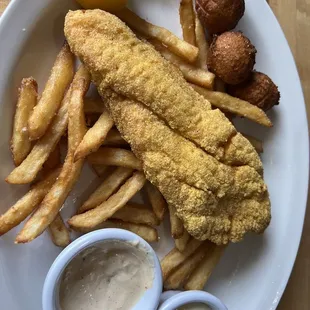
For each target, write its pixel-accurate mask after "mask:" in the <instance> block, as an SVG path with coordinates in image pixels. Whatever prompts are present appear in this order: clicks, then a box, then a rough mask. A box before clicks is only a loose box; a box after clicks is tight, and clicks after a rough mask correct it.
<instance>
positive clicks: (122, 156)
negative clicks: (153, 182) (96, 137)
mask: <svg viewBox="0 0 310 310" xmlns="http://www.w3.org/2000/svg"><path fill="white" fill-rule="evenodd" d="M88 161H89V162H90V163H91V164H93V165H104V166H117V167H118V166H120V167H127V168H132V169H136V170H142V165H141V162H140V160H138V158H137V157H136V156H135V155H134V154H133V153H132V152H131V151H128V150H124V149H120V148H112V147H101V148H100V149H99V150H98V151H97V152H95V153H92V154H90V155H89V156H88Z"/></svg>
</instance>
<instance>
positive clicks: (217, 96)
mask: <svg viewBox="0 0 310 310" xmlns="http://www.w3.org/2000/svg"><path fill="white" fill-rule="evenodd" d="M191 85H192V87H193V88H194V89H195V90H196V91H197V92H198V93H199V94H201V95H202V96H204V97H205V98H206V99H207V100H209V101H210V103H211V104H212V105H213V106H214V107H217V108H219V109H220V110H223V111H225V112H231V113H233V114H236V115H239V116H243V117H245V118H248V119H250V120H252V121H254V122H256V123H258V124H261V125H263V126H267V127H272V123H271V121H270V119H269V118H268V116H267V115H266V113H265V112H264V111H263V110H261V109H260V108H258V107H256V106H255V105H252V104H250V103H249V102H247V101H243V100H241V99H238V98H235V97H232V96H230V95H228V94H224V93H221V92H216V91H210V90H207V89H205V88H202V87H199V86H197V85H193V84H191Z"/></svg>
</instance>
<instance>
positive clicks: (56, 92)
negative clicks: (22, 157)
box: [28, 43, 74, 140]
mask: <svg viewBox="0 0 310 310" xmlns="http://www.w3.org/2000/svg"><path fill="white" fill-rule="evenodd" d="M73 75H74V56H73V54H72V53H71V51H70V48H69V45H68V44H67V43H65V44H64V46H63V47H62V49H61V50H60V53H59V54H58V56H57V58H56V61H55V63H54V66H53V68H52V70H51V75H50V77H49V79H48V81H47V83H46V85H45V89H44V91H43V93H42V95H41V98H40V100H39V102H38V104H37V105H36V106H35V108H34V110H33V112H32V114H31V116H30V118H29V122H28V129H29V136H30V138H31V139H32V140H37V139H39V138H40V137H42V136H43V135H44V133H45V132H46V130H47V128H48V126H49V125H50V123H51V121H52V119H53V117H54V116H55V113H57V110H58V108H59V106H60V104H61V100H62V99H63V97H64V94H65V92H66V89H67V88H68V86H69V85H70V83H71V81H72V78H73Z"/></svg>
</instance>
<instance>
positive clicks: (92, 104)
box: [84, 97, 105, 114]
mask: <svg viewBox="0 0 310 310" xmlns="http://www.w3.org/2000/svg"><path fill="white" fill-rule="evenodd" d="M104 111H105V108H104V104H103V101H102V100H101V98H100V97H98V98H92V97H86V98H85V99H84V112H85V114H90V113H97V114H101V113H103V112H104Z"/></svg>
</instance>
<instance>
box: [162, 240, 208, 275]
mask: <svg viewBox="0 0 310 310" xmlns="http://www.w3.org/2000/svg"><path fill="white" fill-rule="evenodd" d="M201 244H202V241H199V240H196V239H191V240H190V241H189V242H188V244H187V247H186V249H185V250H184V251H183V253H181V252H179V251H178V250H177V249H176V248H174V249H172V250H171V251H170V252H169V253H168V254H167V255H166V256H165V257H164V258H163V259H162V261H161V262H160V265H161V269H162V272H163V280H164V281H165V280H166V279H168V277H169V275H170V274H171V273H172V272H173V271H174V270H176V268H178V266H180V265H181V264H182V263H183V262H184V261H185V260H186V259H187V258H188V257H189V256H191V255H192V254H193V253H194V252H195V251H196V249H197V248H198V247H199V246H200V245H201Z"/></svg>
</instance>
